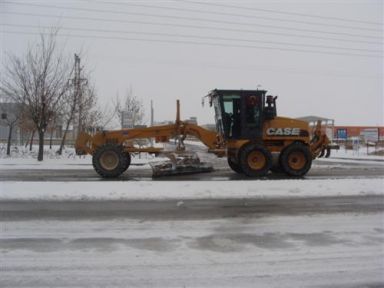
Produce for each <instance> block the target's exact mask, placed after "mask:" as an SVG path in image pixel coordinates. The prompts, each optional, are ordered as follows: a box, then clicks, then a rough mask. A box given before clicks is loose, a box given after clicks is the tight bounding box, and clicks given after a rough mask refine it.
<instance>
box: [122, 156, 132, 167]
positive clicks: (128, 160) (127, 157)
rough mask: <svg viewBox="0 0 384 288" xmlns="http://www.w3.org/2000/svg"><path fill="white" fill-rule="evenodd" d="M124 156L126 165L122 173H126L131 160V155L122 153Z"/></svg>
mask: <svg viewBox="0 0 384 288" xmlns="http://www.w3.org/2000/svg"><path fill="white" fill-rule="evenodd" d="M124 156H125V158H126V159H127V161H126V162H127V163H126V164H125V166H124V171H126V170H127V169H128V167H129V165H131V160H132V159H131V154H129V153H128V152H126V153H124ZM124 171H123V172H124Z"/></svg>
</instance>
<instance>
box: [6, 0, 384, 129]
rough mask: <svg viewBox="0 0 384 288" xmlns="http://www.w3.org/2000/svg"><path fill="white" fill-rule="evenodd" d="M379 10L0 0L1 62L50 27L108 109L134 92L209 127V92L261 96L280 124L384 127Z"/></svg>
mask: <svg viewBox="0 0 384 288" xmlns="http://www.w3.org/2000/svg"><path fill="white" fill-rule="evenodd" d="M383 9H384V7H383V1H382V0H284V1H283V0H270V1H267V0H260V1H258V0H254V1H251V0H247V1H245V0H240V1H233V0H232V1H225V0H215V1H204V0H173V1H171V0H164V1H155V0H143V1H135V0H126V1H121V0H103V1H101V0H100V1H88V0H78V1H64V0H62V1H54V0H51V1H48V0H36V1H32V0H18V1H13V0H12V1H11V0H9V1H6V0H0V18H1V21H0V23H1V31H0V33H1V35H0V36H1V38H0V41H1V42H0V44H1V45H0V47H1V58H2V60H1V62H2V63H4V58H5V52H11V53H15V54H18V55H20V54H21V53H23V52H24V51H25V50H26V49H27V47H28V45H30V44H32V43H34V42H36V41H37V38H38V35H37V34H36V33H38V32H39V31H41V30H42V29H44V27H49V26H60V27H61V30H60V35H61V36H60V37H59V39H60V44H62V45H65V51H66V53H68V54H73V53H75V52H76V53H80V52H81V53H82V55H83V58H82V62H83V64H84V65H85V67H86V69H88V70H91V71H92V75H91V76H92V81H93V82H94V83H95V86H96V88H97V94H98V96H99V99H100V103H101V104H102V105H107V104H108V102H110V100H111V99H112V98H113V97H115V95H116V94H117V93H119V94H120V95H123V94H125V93H126V91H127V90H129V89H130V87H131V89H132V90H133V93H134V94H135V95H136V96H137V97H139V98H141V99H142V100H143V102H144V104H145V105H146V112H147V117H146V119H147V121H148V122H149V118H150V117H149V110H150V109H149V103H150V100H151V99H152V100H153V101H154V106H155V120H156V121H161V120H172V119H174V118H175V106H176V104H175V102H176V99H180V100H181V109H182V111H181V114H182V116H183V118H189V117H191V116H196V117H198V122H199V124H205V123H213V122H214V119H213V111H212V109H210V108H209V107H208V105H206V106H205V107H202V106H201V98H202V97H203V96H205V95H206V94H207V93H208V92H209V91H210V90H212V89H215V88H218V89H256V88H257V87H259V89H265V90H268V93H269V94H272V95H278V96H279V98H278V114H279V115H282V116H289V117H301V116H307V115H317V116H322V117H327V118H333V119H335V120H336V125H384V116H383V111H384V107H383V105H384V104H383V13H384V12H383Z"/></svg>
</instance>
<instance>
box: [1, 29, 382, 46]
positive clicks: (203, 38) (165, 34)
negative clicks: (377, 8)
mask: <svg viewBox="0 0 384 288" xmlns="http://www.w3.org/2000/svg"><path fill="white" fill-rule="evenodd" d="M0 25H3V26H9V27H27V28H37V29H41V28H50V27H47V26H36V25H24V24H8V23H0ZM60 29H62V30H69V31H87V32H102V33H123V34H135V35H149V36H166V37H177V38H192V39H202V40H219V41H237V42H248V43H260V42H262V43H263V44H273V45H288V46H296V47H310V48H324V49H335V50H342V51H346V50H353V51H360V52H371V53H382V51H381V50H369V49H359V48H350V47H346V48H343V47H336V46H325V45H311V44H295V43H288V42H279V41H259V40H251V39H240V38H226V37H211V36H199V35H185V34H175V33H159V32H141V31H140V32H137V31H127V30H109V29H94V28H91V29H89V28H73V27H60Z"/></svg>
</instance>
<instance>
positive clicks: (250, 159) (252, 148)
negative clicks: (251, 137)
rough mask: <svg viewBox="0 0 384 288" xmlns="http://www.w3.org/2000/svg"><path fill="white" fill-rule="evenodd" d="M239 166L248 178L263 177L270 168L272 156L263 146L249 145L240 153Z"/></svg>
mask: <svg viewBox="0 0 384 288" xmlns="http://www.w3.org/2000/svg"><path fill="white" fill-rule="evenodd" d="M240 166H241V169H242V170H243V172H244V174H245V175H247V176H249V177H262V176H265V175H267V173H268V171H269V170H270V169H271V166H272V154H271V152H269V151H268V150H267V149H266V148H264V147H263V146H260V145H255V144H249V145H247V146H245V147H244V148H243V149H242V150H241V152H240Z"/></svg>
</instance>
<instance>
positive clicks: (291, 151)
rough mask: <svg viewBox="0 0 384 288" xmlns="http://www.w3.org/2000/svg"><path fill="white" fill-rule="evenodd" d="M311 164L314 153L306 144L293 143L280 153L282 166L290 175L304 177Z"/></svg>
mask: <svg viewBox="0 0 384 288" xmlns="http://www.w3.org/2000/svg"><path fill="white" fill-rule="evenodd" d="M311 165H312V155H311V152H310V151H309V148H308V147H307V146H305V145H304V144H301V143H293V144H291V145H289V146H287V147H286V148H285V149H284V150H283V151H282V152H281V154H280V166H281V168H282V169H283V171H284V172H285V173H286V174H287V175H289V176H294V177H302V176H304V175H305V174H307V172H308V171H309V169H311Z"/></svg>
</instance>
